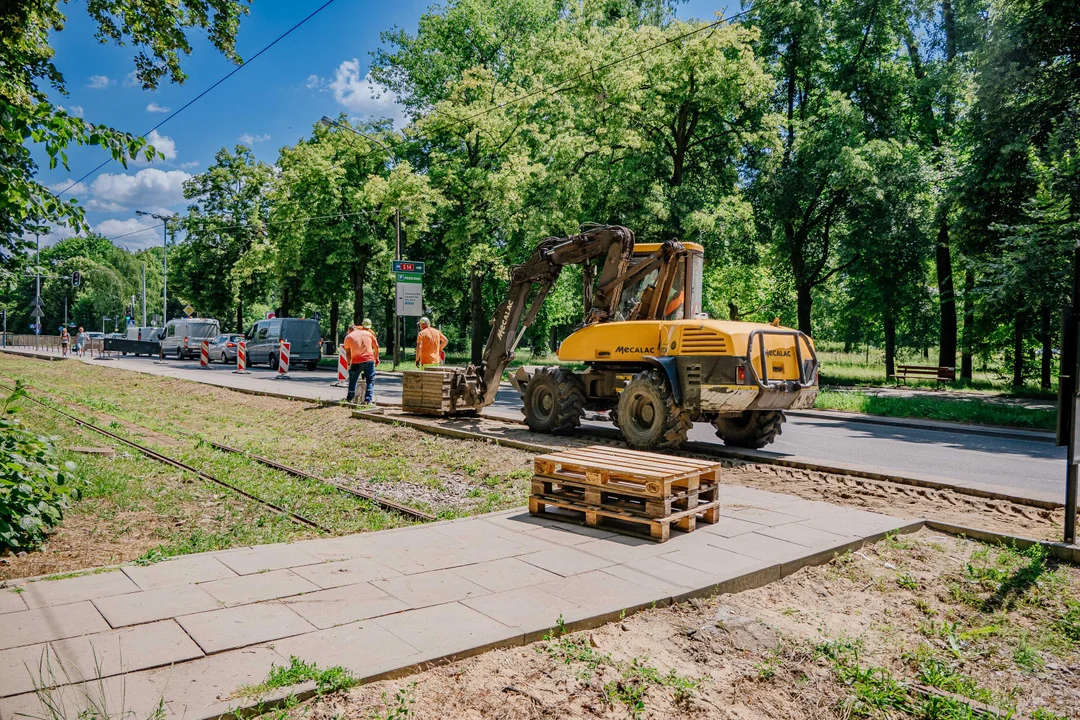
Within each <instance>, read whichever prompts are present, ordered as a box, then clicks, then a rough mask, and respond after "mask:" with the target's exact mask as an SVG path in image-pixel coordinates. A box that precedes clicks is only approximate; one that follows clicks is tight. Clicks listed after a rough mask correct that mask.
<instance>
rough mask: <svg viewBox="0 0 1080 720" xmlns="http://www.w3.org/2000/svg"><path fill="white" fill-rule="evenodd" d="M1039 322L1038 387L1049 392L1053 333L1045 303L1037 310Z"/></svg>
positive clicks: (1048, 308) (1047, 306) (1052, 357)
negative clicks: (1040, 353)
mask: <svg viewBox="0 0 1080 720" xmlns="http://www.w3.org/2000/svg"><path fill="white" fill-rule="evenodd" d="M1039 322H1040V324H1041V325H1042V327H1041V331H1042V332H1041V335H1042V367H1041V368H1040V370H1041V372H1040V373H1039V386H1040V387H1041V388H1042V389H1043V390H1049V389H1050V381H1051V374H1052V370H1051V368H1052V365H1051V363H1052V361H1053V359H1054V346H1053V345H1054V344H1053V340H1054V333H1053V330H1052V326H1051V322H1050V306H1049V305H1047V304H1045V303H1043V306H1042V307H1041V308H1039Z"/></svg>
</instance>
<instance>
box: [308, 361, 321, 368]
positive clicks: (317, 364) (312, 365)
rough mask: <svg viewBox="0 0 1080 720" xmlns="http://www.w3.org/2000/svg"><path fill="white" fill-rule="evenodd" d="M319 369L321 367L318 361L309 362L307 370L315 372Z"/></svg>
mask: <svg viewBox="0 0 1080 720" xmlns="http://www.w3.org/2000/svg"><path fill="white" fill-rule="evenodd" d="M317 367H319V361H318V360H309V361H308V363H307V369H308V370H314V369H315V368H317Z"/></svg>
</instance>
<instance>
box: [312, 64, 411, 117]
mask: <svg viewBox="0 0 1080 720" xmlns="http://www.w3.org/2000/svg"><path fill="white" fill-rule="evenodd" d="M308 82H309V83H310V82H311V78H310V77H309V78H308ZM309 87H310V85H309ZM326 89H327V90H329V91H330V92H332V93H333V94H334V99H335V100H337V101H338V102H339V103H340V104H341V105H343V106H344V107H345V108H347V109H348V110H351V111H352V112H354V113H356V114H357V115H360V116H374V117H388V118H392V119H393V120H394V121H395V124H399V125H400V124H401V123H402V121H403V120H404V117H405V114H404V113H405V109H404V108H403V107H402V106H400V105H398V103H397V95H395V94H394V93H392V92H390V91H389V90H387V89H386V88H384V87H382V86H381V85H379V84H378V83H376V82H375V81H374V80H372V79H371V74H370V73H368V74H367V75H365V76H364V77H363V78H361V77H360V61H359V60H358V59H356V58H353V59H352V60H345V61H344V62H342V63H341V64H340V65H338V67H337V70H335V71H334V79H333V80H331V81H330V82H329V83H327V84H326Z"/></svg>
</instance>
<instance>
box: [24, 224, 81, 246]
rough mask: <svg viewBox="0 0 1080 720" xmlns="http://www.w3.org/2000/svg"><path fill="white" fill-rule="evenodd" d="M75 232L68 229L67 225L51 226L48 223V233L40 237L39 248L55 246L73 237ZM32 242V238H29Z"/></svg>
mask: <svg viewBox="0 0 1080 720" xmlns="http://www.w3.org/2000/svg"><path fill="white" fill-rule="evenodd" d="M74 236H75V231H74V230H72V229H71V228H69V227H68V226H67V225H53V224H51V223H50V225H49V232H47V233H45V234H44V235H42V236H41V247H47V246H49V245H55V244H56V243H58V242H60V241H61V240H64V239H66V238H69V237H74ZM30 240H31V242H33V240H34V238H33V236H31V237H30Z"/></svg>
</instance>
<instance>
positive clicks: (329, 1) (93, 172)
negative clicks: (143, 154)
mask: <svg viewBox="0 0 1080 720" xmlns="http://www.w3.org/2000/svg"><path fill="white" fill-rule="evenodd" d="M333 3H334V0H326V2H324V3H323V4H322V5H320V6H319V7H317V8H315V10H314V11H312V12H311V13H310V14H309V15H308V16H307V17H305V18H304V19H303V20H301V21H300V22H298V23H296V24H295V25H293V26H292V27H291V28H289V29H288V30H286V31H285V32H283V33H281V34H280V35H278V36H277V37H276V38H274V39H273V40H272V41H271V42H270V43H269V44H268V45H265V46H263V48H262V49H261V50H259V51H258V52H257V53H255V54H254V55H252V56H251V57H250V58H248V59H247V60H245V61H244V62H242V63H240V64H239V65H237V66H236V67H234V68H233V69H232V70H231V71H229V72H228V73H226V74H225V76H224V77H222V78H221V79H220V80H218V81H217V82H216V83H214V84H213V85H211V86H210V87H208V88H206V89H205V90H203V91H202V92H201V93H199V94H198V95H196V96H195V97H193V98H192V99H191V100H188V101H187V102H186V103H184V105H183V106H182V107H180V108H179V109H178V110H176V111H175V112H173V113H170V114H169V115H167V116H166V117H165V119H164V120H162V121H161V122H159V123H158V124H157V125H155V126H154V127H152V128H150V129H149V130H147V131H146V132H144V133H143V134H142V137H146V136H148V135H149V134H150V133H152V132H154V131H155V130H157V129H158V128H160V127H161V126H162V125H164V124H165V123H167V122H169V121H170V120H172V119H173V118H175V117H176V116H177V115H179V114H180V113H182V112H184V111H185V110H187V109H188V108H189V107H191V106H192V105H194V104H195V103H197V102H198V101H199V100H201V99H202V98H203V97H205V96H206V95H207V94H208V93H210V92H211V91H212V90H213V89H214V88H216V87H217V86H218V85H220V84H221V83H223V82H225V81H226V80H228V79H229V78H231V77H232V76H233V75H235V74H236V73H238V72H240V71H241V70H243V69H244V68H246V67H247V66H248V65H250V64H251V63H253V62H254V61H255V59H256V58H258V57H259V56H260V55H262V54H263V53H264V52H266V51H267V50H269V49H270V48H272V47H274V46H275V45H277V44H278V43H279V42H281V41H282V40H284V39H285V38H286V37H288V36H289V35H290V34H292V32H293V31H294V30H296V29H298V28H299V27H300V26H301V25H303V24H304V23H306V22H307V21H308V20H310V19H311V18H313V17H315V16H316V15H318V14H319V13H321V12H322V11H323V10H325V9H326V8H327V7H329V6H330V5H332V4H333ZM112 161H113V159H112V158H111V157H110V158H106V159H105V160H104V161H103V162H102V163H101V164H100V165H98V166H97V167H96V168H94V169H93V170H91V171H90V172H88V173H86V174H85V175H83V176H82V177H81V178H79V179H78V180H76V181H75V182H73V183H71V184H70V185H68V186H67V187H66V188H64V189H63V190H61V191H60V192H58V193H57V194H56V196H57V197H60V196H61V195H63V194H64V193H66V192H67V191H68V190H70V189H71V188H73V187H75V186H76V185H78V184H79V183H81V182H82V181H83V180H86V179H87V178H88V177H90V176H91V175H96V174H97V173H98V171H99V170H101V169H102V168H103V167H105V166H106V165H108V164H109V163H111V162H112Z"/></svg>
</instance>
